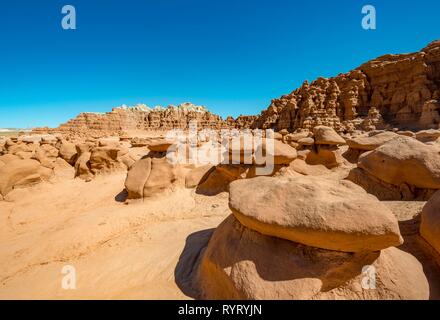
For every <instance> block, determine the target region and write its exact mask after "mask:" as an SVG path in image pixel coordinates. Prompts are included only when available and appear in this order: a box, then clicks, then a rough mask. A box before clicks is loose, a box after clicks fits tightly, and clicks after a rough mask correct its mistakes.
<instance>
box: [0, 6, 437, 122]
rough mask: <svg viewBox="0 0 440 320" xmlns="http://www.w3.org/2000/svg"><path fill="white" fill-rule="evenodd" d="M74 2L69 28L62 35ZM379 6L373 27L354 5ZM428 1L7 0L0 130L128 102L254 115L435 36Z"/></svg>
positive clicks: (1, 30)
mask: <svg viewBox="0 0 440 320" xmlns="http://www.w3.org/2000/svg"><path fill="white" fill-rule="evenodd" d="M65 4H72V5H74V6H75V7H76V11H77V30H75V31H72V30H69V31H66V30H63V29H62V28H61V19H62V14H61V8H62V6H63V5H65ZM365 4H373V5H375V6H376V9H377V19H378V21H377V30H375V31H365V30H363V29H362V28H361V19H362V14H361V8H362V6H363V5H365ZM439 12H440V1H438V0H429V1H428V0H418V1H409V0H408V1H402V0H380V1H379V0H371V1H370V0H314V1H296V0H235V1H233V0H209V1H208V0H160V1H159V0H144V1H141V0H124V1H122V0H118V1H117V0H63V1H58V0H42V1H34V0H27V1H23V0H14V1H1V4H0V46H1V47H0V67H1V68H0V127H21V128H24V127H31V126H43V125H48V126H56V125H58V124H59V123H61V122H64V121H66V120H68V119H69V118H71V117H74V116H75V115H77V114H78V113H79V112H82V111H99V112H102V111H109V110H110V109H111V108H112V107H113V106H116V105H119V104H122V103H126V104H135V103H138V102H139V103H141V102H142V103H146V104H147V105H150V106H154V105H158V104H160V105H168V104H177V103H180V102H184V101H191V102H193V103H196V104H203V105H206V106H208V107H209V109H210V110H211V111H213V112H215V113H218V114H220V115H222V116H226V115H229V114H230V115H233V116H238V115H239V114H257V113H259V112H260V111H261V110H263V109H264V108H266V107H267V106H268V104H269V103H270V100H271V99H272V98H276V97H279V96H280V95H282V94H285V93H288V92H291V91H292V90H293V89H295V88H296V87H298V86H300V85H301V84H302V82H303V81H304V80H305V79H308V80H314V79H315V78H317V77H319V76H325V77H329V76H334V75H337V74H338V73H340V72H346V71H349V70H350V69H352V68H355V67H357V66H358V65H360V64H361V63H363V62H365V61H367V60H369V59H372V58H375V57H377V56H379V55H382V54H385V53H403V52H413V51H418V50H419V49H421V48H423V47H424V46H425V45H427V44H428V43H429V42H431V41H432V40H435V39H439V38H440V21H439Z"/></svg>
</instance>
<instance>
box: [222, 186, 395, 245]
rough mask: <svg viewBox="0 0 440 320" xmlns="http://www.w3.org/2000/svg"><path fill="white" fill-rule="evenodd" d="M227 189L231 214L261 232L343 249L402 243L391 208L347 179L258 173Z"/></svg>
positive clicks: (310, 243)
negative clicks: (278, 175) (260, 175)
mask: <svg viewBox="0 0 440 320" xmlns="http://www.w3.org/2000/svg"><path fill="white" fill-rule="evenodd" d="M229 189H230V190H229V191H230V198H229V206H230V208H231V210H232V211H233V213H234V215H235V217H236V218H237V219H238V220H239V221H240V222H241V223H242V224H243V225H245V226H247V227H248V228H251V229H253V230H256V231H258V232H261V233H263V234H265V235H269V236H274V237H279V238H284V239H287V240H291V241H294V242H299V243H302V244H305V245H308V246H313V247H317V248H323V249H329V250H338V251H344V252H360V251H376V250H381V249H384V248H387V247H390V246H397V245H400V244H401V243H402V238H401V236H400V233H399V227H398V224H397V220H396V218H395V217H394V216H393V214H392V213H391V212H390V211H389V210H388V209H387V208H386V207H385V206H384V205H382V204H381V203H380V202H379V201H378V200H377V199H376V198H375V197H373V196H371V195H368V194H367V193H366V192H365V191H364V190H363V189H362V188H360V187H358V186H356V185H355V184H353V183H351V182H349V181H333V180H326V179H320V178H316V177H294V178H283V179H281V178H278V179H276V178H269V177H258V178H254V179H251V180H239V181H235V182H233V183H231V185H230V188H229Z"/></svg>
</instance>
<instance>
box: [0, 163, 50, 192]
mask: <svg viewBox="0 0 440 320" xmlns="http://www.w3.org/2000/svg"><path fill="white" fill-rule="evenodd" d="M40 168H41V166H40V163H39V162H38V161H36V160H14V161H11V162H8V163H7V164H6V165H4V166H3V167H1V168H0V193H1V194H2V195H3V196H5V195H7V194H8V193H9V192H10V191H11V190H12V189H13V188H14V187H16V186H23V185H27V184H32V183H35V182H39V181H41V176H40V173H39V170H40Z"/></svg>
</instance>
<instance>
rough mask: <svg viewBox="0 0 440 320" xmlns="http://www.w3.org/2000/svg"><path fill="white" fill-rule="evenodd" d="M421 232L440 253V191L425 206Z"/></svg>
mask: <svg viewBox="0 0 440 320" xmlns="http://www.w3.org/2000/svg"><path fill="white" fill-rule="evenodd" d="M420 234H421V235H422V237H423V238H424V239H425V240H426V241H427V242H428V243H429V244H430V245H431V246H432V247H433V248H434V249H435V250H437V252H438V253H440V191H437V193H435V194H434V195H433V196H432V198H431V199H430V200H429V201H428V202H427V203H426V205H425V206H424V207H423V211H422V222H421V224H420Z"/></svg>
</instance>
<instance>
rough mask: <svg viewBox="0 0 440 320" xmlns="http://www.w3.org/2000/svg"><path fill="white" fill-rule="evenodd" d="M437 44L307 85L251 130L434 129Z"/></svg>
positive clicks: (439, 99)
mask: <svg viewBox="0 0 440 320" xmlns="http://www.w3.org/2000/svg"><path fill="white" fill-rule="evenodd" d="M439 69H440V41H436V42H433V43H432V44H430V45H429V46H428V47H426V48H424V49H423V50H422V51H420V52H417V53H413V54H401V55H385V56H382V57H379V58H377V59H375V60H372V61H369V62H367V63H365V64H363V65H362V66H360V67H359V68H357V69H355V70H353V71H350V72H349V73H346V74H341V75H338V76H337V77H334V78H330V79H325V78H319V79H318V80H316V81H314V82H312V83H310V84H309V83H308V82H307V81H306V82H305V83H304V84H303V85H302V86H301V87H300V88H299V89H296V90H295V91H293V92H292V93H290V94H288V95H285V96H282V97H281V98H279V99H275V100H273V101H272V103H271V105H270V106H269V108H268V109H267V110H265V111H263V112H262V114H261V116H260V117H259V118H258V120H257V121H256V122H255V127H259V128H274V129H276V130H282V129H289V130H290V131H292V132H293V131H295V130H297V129H301V128H307V129H312V128H313V127H315V126H319V125H326V126H330V127H333V128H335V129H336V130H337V131H348V132H351V131H353V130H355V129H360V130H366V131H369V130H374V129H385V128H386V127H389V126H392V127H401V128H411V129H428V128H438V126H439V123H440V72H439Z"/></svg>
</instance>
